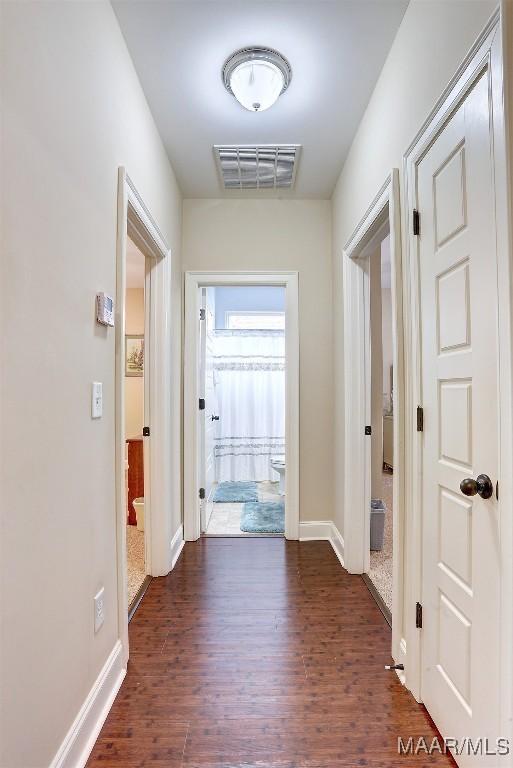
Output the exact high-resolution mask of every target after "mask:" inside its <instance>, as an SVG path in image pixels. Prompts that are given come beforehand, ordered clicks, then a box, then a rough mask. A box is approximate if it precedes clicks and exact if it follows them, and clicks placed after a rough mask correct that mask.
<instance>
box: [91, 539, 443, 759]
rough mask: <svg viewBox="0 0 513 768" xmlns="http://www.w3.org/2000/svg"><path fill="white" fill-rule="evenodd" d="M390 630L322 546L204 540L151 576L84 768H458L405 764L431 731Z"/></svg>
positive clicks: (366, 593) (368, 597)
mask: <svg viewBox="0 0 513 768" xmlns="http://www.w3.org/2000/svg"><path fill="white" fill-rule="evenodd" d="M389 647H390V628H389V627H388V625H387V623H386V621H385V619H384V618H383V616H382V615H381V613H380V611H379V609H378V607H377V605H376V604H375V602H374V601H373V599H372V597H371V595H370V593H369V591H368V589H367V587H366V586H365V584H364V582H363V580H362V579H361V578H360V577H359V576H349V575H348V574H347V573H346V572H345V571H344V570H343V569H342V567H341V566H340V563H339V562H338V560H337V559H336V557H335V555H334V553H333V551H332V549H331V546H330V545H329V543H328V542H321V541H319V542H303V543H299V542H287V541H285V540H284V539H280V538H261V539H258V538H246V539H245V538H240V539H233V538H232V539H228V538H227V539H222V538H217V539H202V540H200V541H199V542H197V543H189V544H186V545H185V548H184V550H183V553H182V556H181V558H180V560H179V562H178V564H177V566H176V568H175V570H174V571H173V572H172V573H171V574H170V575H169V576H167V577H166V578H162V579H154V580H153V581H152V583H151V585H150V587H149V589H148V591H147V593H146V595H145V597H144V599H143V601H142V603H141V605H140V607H139V609H138V611H137V613H136V615H135V617H134V618H133V620H132V622H131V624H130V663H129V668H128V673H127V676H126V678H125V681H124V683H123V686H122V688H121V691H120V693H119V695H118V697H117V700H116V702H115V704H114V706H113V708H112V710H111V712H110V714H109V717H108V719H107V721H106V723H105V725H104V728H103V730H102V732H101V734H100V737H99V739H98V741H97V743H96V746H95V747H94V749H93V752H92V754H91V757H90V759H89V762H88V764H87V765H88V766H90V767H91V768H92V766H95V767H96V768H98V766H108V768H115V767H116V768H121V767H122V768H136V767H137V768H146V767H147V766H152V768H175V767H178V766H188V768H192V767H193V766H197V767H198V768H207V767H208V768H221V767H222V768H235V767H237V768H238V767H239V766H240V767H241V768H242V767H244V768H271V766H272V767H273V768H331V766H347V767H348V768H357V767H358V766H369V767H370V768H378V766H380V767H383V768H385V767H386V768H395V766H401V768H406V766H408V768H409V766H417V767H418V768H421V766H428V765H429V766H432V765H434V764H436V765H454V763H453V761H452V759H450V758H449V757H447V756H443V755H438V756H437V755H434V756H431V757H429V756H426V755H419V756H400V755H398V753H397V739H398V736H401V737H403V739H404V741H406V740H407V738H408V737H409V736H413V737H415V738H416V737H419V736H425V737H426V739H428V740H429V741H431V739H432V738H433V736H435V735H436V731H435V729H434V727H433V724H432V723H431V721H430V719H429V717H428V715H427V713H426V711H425V710H424V708H423V707H422V706H419V705H418V704H417V703H416V702H415V700H414V699H413V698H412V696H411V695H410V694H409V693H408V692H407V691H406V690H405V689H404V688H403V687H402V686H401V684H400V683H399V681H398V679H397V677H396V675H395V673H393V672H386V671H385V670H384V665H385V664H387V663H390V657H389Z"/></svg>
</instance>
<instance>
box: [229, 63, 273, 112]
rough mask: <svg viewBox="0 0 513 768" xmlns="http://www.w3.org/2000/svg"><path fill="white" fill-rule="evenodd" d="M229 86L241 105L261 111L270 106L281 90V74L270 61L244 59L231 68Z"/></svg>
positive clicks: (254, 110) (252, 110) (251, 109)
mask: <svg viewBox="0 0 513 768" xmlns="http://www.w3.org/2000/svg"><path fill="white" fill-rule="evenodd" d="M230 88H231V89H232V92H233V95H234V96H235V98H236V99H237V101H238V102H239V103H240V104H242V106H243V107H245V108H246V109H249V110H250V111H251V112H263V111H264V109H269V107H272V105H273V104H274V102H275V101H276V100H277V98H278V96H279V95H280V93H281V92H282V90H283V75H282V73H281V72H280V70H279V69H278V67H277V66H275V65H274V64H272V63H271V62H270V61H263V60H258V59H257V60H256V61H246V62H244V63H243V64H239V65H238V66H237V67H235V69H234V70H233V72H232V75H231V78H230Z"/></svg>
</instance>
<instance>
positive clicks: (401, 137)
mask: <svg viewBox="0 0 513 768" xmlns="http://www.w3.org/2000/svg"><path fill="white" fill-rule="evenodd" d="M496 5H497V3H496V2H495V0H473V2H468V0H429V2H428V1H427V0H411V1H410V4H409V6H408V8H407V10H406V13H405V15H404V18H403V21H402V24H401V26H400V28H399V30H398V33H397V36H396V39H395V41H394V43H393V45H392V48H391V50H390V53H389V55H388V58H387V60H386V62H385V65H384V67H383V70H382V72H381V75H380V77H379V80H378V82H377V84H376V87H375V89H374V93H373V94H372V97H371V99H370V101H369V104H368V107H367V110H366V112H365V115H364V117H363V119H362V121H361V123H360V126H359V128H358V131H357V133H356V136H355V138H354V141H353V144H352V146H351V149H350V152H349V154H348V157H347V159H346V162H345V165H344V168H343V170H342V173H341V175H340V177H339V180H338V183H337V186H336V189H335V192H334V195H333V200H332V203H333V252H334V261H333V267H334V272H333V296H334V329H335V336H334V344H335V352H334V359H335V392H336V413H335V430H334V433H335V452H334V459H335V468H334V473H335V475H334V476H335V491H334V493H335V498H336V499H343V498H344V496H343V482H344V480H343V472H342V467H343V466H344V456H343V436H344V413H343V392H344V371H343V349H342V344H343V325H342V323H343V314H342V285H341V281H342V270H341V253H342V249H343V247H344V245H345V243H346V242H347V241H348V239H349V237H350V235H351V233H352V232H353V230H354V228H355V227H356V225H357V224H358V222H359V221H360V220H361V218H362V217H363V215H364V214H365V212H366V210H367V208H368V206H369V205H370V203H371V202H372V200H373V199H374V197H375V195H376V194H377V192H378V191H379V189H380V187H381V185H382V184H383V182H384V181H385V179H386V177H387V176H388V174H389V173H390V171H391V169H392V168H399V169H402V158H403V155H404V152H405V151H406V150H407V148H408V146H409V144H410V142H411V140H412V139H413V138H414V136H415V134H416V133H417V131H418V130H419V129H420V128H421V126H422V124H423V122H424V120H425V119H426V117H427V116H428V114H429V112H430V110H431V109H432V107H433V106H434V105H435V103H436V102H437V100H438V98H439V97H440V95H441V94H442V92H443V90H444V89H445V87H446V86H447V85H448V83H449V81H450V79H451V77H452V76H453V75H454V73H455V71H456V70H457V68H458V66H459V64H460V63H461V61H462V60H463V58H464V57H465V55H466V53H467V51H468V50H469V49H470V47H471V46H472V43H473V42H474V40H475V39H476V37H477V36H478V35H479V33H480V32H481V30H482V28H483V27H484V26H485V24H486V22H487V21H488V19H489V17H490V16H491V14H492V13H493V11H494V9H495V7H496ZM401 174H402V170H401ZM401 181H402V180H401ZM335 522H336V524H337V527H338V528H339V530H340V531H342V527H343V510H342V507H341V505H340V504H337V508H336V513H335Z"/></svg>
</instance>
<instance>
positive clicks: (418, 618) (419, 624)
mask: <svg viewBox="0 0 513 768" xmlns="http://www.w3.org/2000/svg"><path fill="white" fill-rule="evenodd" d="M415 626H416V628H417V629H422V605H421V604H420V603H417V605H416V606H415Z"/></svg>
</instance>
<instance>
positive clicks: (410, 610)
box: [403, 2, 513, 739]
mask: <svg viewBox="0 0 513 768" xmlns="http://www.w3.org/2000/svg"><path fill="white" fill-rule="evenodd" d="M506 5H507V4H506V3H503V2H502V3H501V8H500V9H497V11H496V12H495V13H494V14H493V15H492V17H491V19H490V20H489V22H488V23H487V25H486V26H485V28H484V29H483V31H482V33H481V34H480V36H479V37H478V39H477V41H476V42H475V44H474V45H473V47H472V49H471V50H470V52H469V54H468V55H467V57H466V58H465V60H464V62H463V63H462V65H461V67H460V68H459V69H458V72H457V73H456V75H455V76H454V78H453V79H452V80H451V82H450V83H449V85H448V87H447V88H446V90H445V91H444V93H443V95H442V97H441V98H440V99H439V101H438V103H437V104H436V106H435V108H434V109H433V110H432V112H431V114H430V115H429V117H428V119H427V120H426V121H425V123H424V125H423V126H422V128H421V129H420V131H419V132H418V134H417V136H416V137H415V139H414V140H413V142H412V144H411V145H410V147H409V148H408V150H407V151H406V153H405V155H404V159H403V161H404V166H403V167H404V178H405V185H406V189H405V209H404V211H403V227H404V232H405V248H404V253H405V260H404V276H405V282H404V287H405V308H406V311H405V320H406V337H407V338H408V339H409V344H408V346H407V347H406V348H405V366H406V370H407V371H408V379H407V391H406V399H407V411H406V419H407V423H406V451H405V455H406V466H405V478H406V502H407V503H406V510H407V518H406V530H407V542H406V552H407V558H406V592H405V596H406V604H405V619H406V622H405V626H406V646H407V649H408V666H407V675H406V684H407V686H408V688H410V690H411V691H412V693H413V694H414V696H415V697H416V699H417V700H418V701H421V696H422V691H421V671H422V636H421V630H418V629H416V628H415V603H416V602H417V601H419V602H421V600H422V571H421V563H422V496H421V494H422V482H421V469H422V433H418V432H417V431H416V416H415V411H416V407H417V405H419V404H420V405H421V404H422V400H421V395H422V390H421V360H420V354H419V350H420V338H421V336H420V317H419V307H420V296H419V282H418V281H419V270H418V263H417V262H418V247H417V246H418V243H417V242H416V240H417V238H416V237H415V236H414V235H413V225H412V211H413V209H414V208H416V207H417V194H416V175H417V166H418V164H419V163H420V161H421V159H422V158H423V157H424V155H425V154H426V152H427V150H428V149H429V147H430V145H431V144H432V142H433V141H434V140H435V138H436V137H437V135H438V133H439V132H440V131H441V129H442V128H443V126H444V125H445V124H446V122H447V120H448V119H449V117H450V116H451V114H452V113H453V112H454V111H455V109H456V108H457V107H458V106H459V104H460V103H461V101H462V100H463V98H464V97H465V96H466V94H467V93H468V91H469V90H470V89H471V88H472V86H473V84H474V83H475V81H476V80H477V78H478V77H480V76H481V75H482V74H483V72H485V71H486V70H488V71H489V73H490V91H489V98H490V105H491V119H492V137H493V145H494V158H493V167H494V175H495V209H496V228H497V266H498V302H499V323H498V326H499V327H498V335H499V344H500V355H499V371H498V376H499V389H500V392H499V422H500V438H499V477H500V500H499V505H500V506H499V510H501V509H502V510H511V508H512V506H513V482H512V478H511V464H512V463H513V444H512V439H513V418H512V414H513V407H512V406H513V398H512V392H511V382H512V380H513V377H512V370H513V369H512V349H511V330H512V325H513V323H512V302H511V293H510V292H511V285H512V271H511V265H510V248H511V214H510V210H511V208H510V202H511V201H510V190H509V183H508V170H507V169H508V160H509V156H508V151H507V141H506V128H507V126H506V115H505V109H504V100H503V85H504V84H503V61H504V58H505V55H504V52H505V51H506V52H507V49H506V48H505V47H504V46H505V41H504V34H505V32H504V28H503V24H501V18H503V16H502V14H504V12H505V11H506V8H505V7H506ZM506 12H507V11H506ZM421 227H422V222H421ZM500 537H501V541H500V550H501V587H500V589H501V626H500V642H501V659H500V666H501V684H502V690H501V694H500V697H501V723H500V727H501V735H503V736H504V737H509V738H510V739H511V736H512V727H511V718H512V714H513V709H512V707H513V696H512V693H513V690H512V682H511V681H512V663H513V657H512V653H511V651H510V647H511V643H512V639H513V625H512V608H513V566H512V560H513V527H512V520H511V515H510V514H502V515H500Z"/></svg>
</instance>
